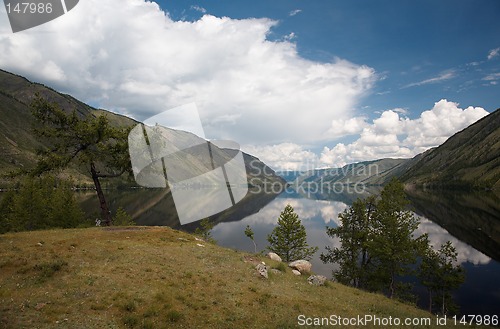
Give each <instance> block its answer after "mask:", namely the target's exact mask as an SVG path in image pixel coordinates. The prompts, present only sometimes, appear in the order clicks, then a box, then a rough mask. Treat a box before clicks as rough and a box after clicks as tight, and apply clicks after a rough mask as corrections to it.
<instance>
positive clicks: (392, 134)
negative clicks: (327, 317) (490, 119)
mask: <svg viewBox="0 0 500 329" xmlns="http://www.w3.org/2000/svg"><path fill="white" fill-rule="evenodd" d="M486 115H488V112H487V111H486V110H484V109H483V108H481V107H472V106H469V107H467V108H466V109H461V108H459V104H457V103H454V102H449V101H447V100H445V99H442V100H440V101H439V102H437V103H435V104H434V107H433V108H432V109H430V110H427V111H424V112H422V114H421V115H420V117H419V118H417V119H413V120H412V119H408V118H406V117H404V116H401V115H400V113H398V112H397V111H393V110H387V111H384V112H383V113H382V114H381V115H380V117H379V118H377V119H374V120H373V122H372V124H369V125H368V124H366V126H365V127H364V128H363V130H362V132H361V133H360V136H359V138H358V139H357V140H355V141H354V142H352V143H350V144H347V145H346V144H343V143H339V144H337V145H335V146H334V147H332V148H328V147H324V148H323V151H322V152H321V155H320V159H319V162H320V163H321V165H322V166H327V167H341V166H344V165H345V164H348V163H353V162H359V161H366V160H375V159H380V158H386V157H392V158H408V157H412V156H415V155H416V154H418V153H421V152H423V151H425V150H427V149H429V148H431V147H435V146H438V145H440V144H442V143H444V142H445V141H446V139H448V138H449V137H450V136H451V135H453V134H455V133H456V132H458V131H460V130H462V129H464V128H466V127H467V126H469V125H471V124H472V123H474V122H476V121H477V120H479V119H481V118H482V117H484V116H486Z"/></svg>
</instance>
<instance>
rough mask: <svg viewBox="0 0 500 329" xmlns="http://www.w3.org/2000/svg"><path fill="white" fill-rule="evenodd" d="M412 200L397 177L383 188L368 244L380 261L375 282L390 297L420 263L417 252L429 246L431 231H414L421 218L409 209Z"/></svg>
mask: <svg viewBox="0 0 500 329" xmlns="http://www.w3.org/2000/svg"><path fill="white" fill-rule="evenodd" d="M408 204H409V201H408V199H407V198H406V195H405V193H404V188H403V184H401V183H400V182H399V181H398V180H396V179H393V180H391V181H390V182H389V183H388V184H387V185H386V186H385V187H384V189H383V190H382V192H381V198H380V200H379V201H378V203H377V207H376V210H375V213H374V215H373V216H374V220H373V227H372V230H371V232H370V237H369V242H368V248H369V250H370V253H371V256H372V258H373V259H376V261H377V262H376V263H375V264H372V265H374V266H375V268H374V272H373V274H374V280H372V282H373V283H374V284H375V287H376V288H379V289H381V290H383V291H386V292H387V294H388V295H389V297H390V298H392V297H394V296H395V295H396V293H397V287H398V284H397V279H398V278H400V277H402V276H404V275H407V274H410V273H411V267H410V265H412V264H415V263H416V260H417V255H418V254H419V252H420V251H422V250H424V249H423V248H424V246H427V235H422V236H420V237H418V238H416V237H414V235H413V233H414V231H415V230H416V229H417V228H418V224H419V221H418V219H417V218H416V217H415V216H413V213H412V212H411V211H409V210H407V209H406V207H407V206H408ZM377 290H378V289H377Z"/></svg>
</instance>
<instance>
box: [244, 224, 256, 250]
mask: <svg viewBox="0 0 500 329" xmlns="http://www.w3.org/2000/svg"><path fill="white" fill-rule="evenodd" d="M245 235H246V236H247V237H248V238H249V239H250V240H252V242H253V248H254V252H255V253H257V245H256V244H255V240H254V234H253V230H252V228H251V227H250V225H247V227H246V228H245Z"/></svg>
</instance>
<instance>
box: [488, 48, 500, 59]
mask: <svg viewBox="0 0 500 329" xmlns="http://www.w3.org/2000/svg"><path fill="white" fill-rule="evenodd" d="M499 55H500V47H498V48H495V49H491V50H490V52H489V53H488V60H492V59H493V58H496V57H498V56H499Z"/></svg>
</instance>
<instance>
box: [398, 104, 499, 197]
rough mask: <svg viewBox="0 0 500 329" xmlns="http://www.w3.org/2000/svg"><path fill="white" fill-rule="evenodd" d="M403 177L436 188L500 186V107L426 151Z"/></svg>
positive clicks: (415, 183)
mask: <svg viewBox="0 0 500 329" xmlns="http://www.w3.org/2000/svg"><path fill="white" fill-rule="evenodd" d="M401 179H402V180H403V181H405V182H406V183H409V184H414V185H423V186H433V187H459V188H495V189H498V188H500V110H496V111H495V112H493V113H491V114H489V115H487V116H486V117H484V118H482V119H481V120H479V121H477V122H476V123H474V124H472V125H470V126H469V127H467V128H465V129H464V130H462V131H460V132H458V133H456V134H455V135H453V136H451V137H450V138H449V139H448V140H447V141H446V142H444V143H443V144H442V145H440V146H439V147H437V148H435V149H432V150H429V151H427V152H425V153H424V154H423V155H422V156H421V158H420V159H419V160H418V161H416V163H415V164H414V165H413V166H411V168H409V169H408V170H407V171H406V172H405V173H404V174H403V175H402V176H401Z"/></svg>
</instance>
